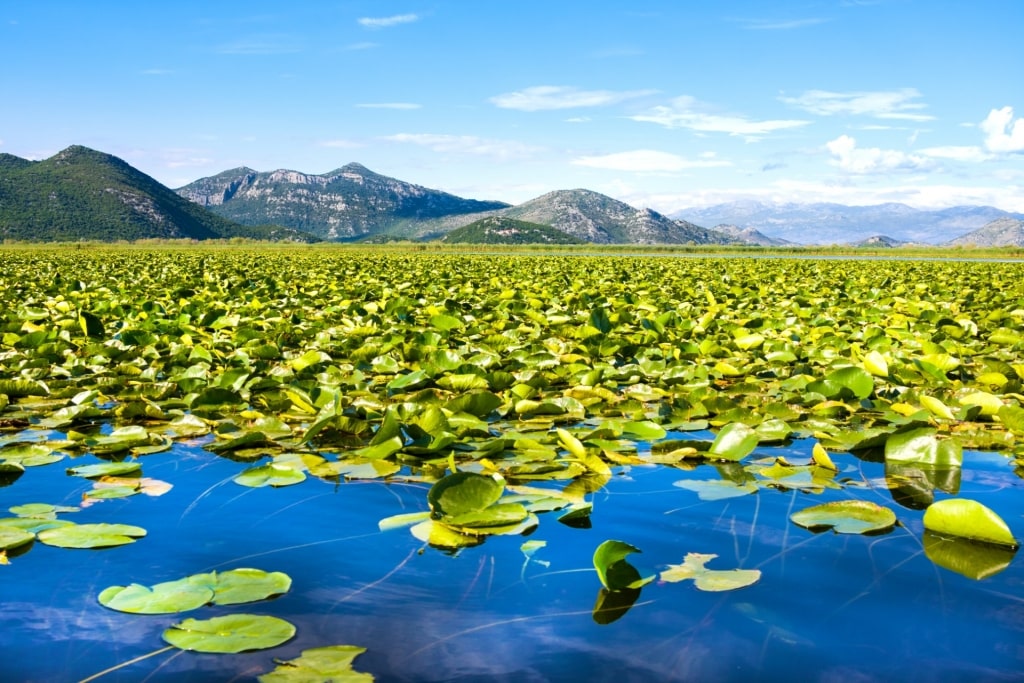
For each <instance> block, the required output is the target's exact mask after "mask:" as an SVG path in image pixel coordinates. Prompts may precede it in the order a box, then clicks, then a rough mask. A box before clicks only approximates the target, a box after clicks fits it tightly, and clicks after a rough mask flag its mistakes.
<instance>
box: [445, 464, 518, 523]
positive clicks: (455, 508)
mask: <svg viewBox="0 0 1024 683" xmlns="http://www.w3.org/2000/svg"><path fill="white" fill-rule="evenodd" d="M504 491H505V484H504V482H502V481H498V480H497V479H495V478H494V477H488V476H486V475H483V474H477V473H475V472H456V473H455V474H449V475H448V476H447V477H444V478H443V479H441V480H440V481H438V482H437V483H436V484H434V485H433V486H431V487H430V491H428V492H427V503H428V504H429V505H430V509H431V510H433V511H434V514H435V515H436V516H448V517H457V516H459V515H463V514H466V513H468V512H476V511H478V510H483V509H484V508H486V507H488V506H490V505H492V504H494V503H496V502H497V501H498V499H499V498H501V494H502V493H503V492H504Z"/></svg>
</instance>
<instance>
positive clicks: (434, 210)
mask: <svg viewBox="0 0 1024 683" xmlns="http://www.w3.org/2000/svg"><path fill="white" fill-rule="evenodd" d="M177 193H178V194H179V195H181V196H182V197H184V198H186V199H189V200H191V201H193V202H195V203H196V204H199V205H201V206H205V207H207V208H209V209H210V210H211V211H213V212H214V213H216V214H217V215H219V216H223V217H225V218H229V219H231V220H234V221H238V222H239V223H243V224H245V225H259V224H262V223H276V224H279V225H284V226H287V227H290V228H295V229H297V230H304V231H306V232H309V233H311V234H314V235H317V236H318V237H322V238H325V239H358V238H360V237H365V236H370V235H375V234H378V233H383V232H387V231H388V229H389V228H392V227H394V226H396V225H399V224H402V223H405V222H418V221H421V220H425V219H431V218H440V217H443V216H449V215H457V214H469V213H478V212H481V211H487V210H491V209H502V208H505V207H507V206H508V204H506V203H504V202H488V201H477V200H474V199H463V198H461V197H456V196H455V195H452V194H448V193H447V192H441V191H440V190H431V189H428V188H425V187H421V186H419V185H413V184H411V183H406V182H403V181H401V180H396V179H394V178H388V177H387V176H383V175H380V174H378V173H374V172H373V171H371V170H369V169H368V168H366V167H365V166H362V165H360V164H354V163H353V164H347V165H345V166H342V167H341V168H339V169H337V170H334V171H331V172H330V173H324V174H322V175H311V174H308V173H300V172H298V171H288V170H277V171H271V172H268V173H260V172H257V171H254V170H252V169H251V168H245V167H242V168H235V169H232V170H230V171H224V172H223V173H219V174H217V175H215V176H212V177H209V178H201V179H199V180H197V181H195V182H193V183H190V184H188V185H185V186H184V187H181V188H178V190H177Z"/></svg>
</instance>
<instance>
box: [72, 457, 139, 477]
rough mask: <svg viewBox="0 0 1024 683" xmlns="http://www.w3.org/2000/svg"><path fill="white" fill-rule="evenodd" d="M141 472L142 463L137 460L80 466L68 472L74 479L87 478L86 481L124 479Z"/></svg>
mask: <svg viewBox="0 0 1024 683" xmlns="http://www.w3.org/2000/svg"><path fill="white" fill-rule="evenodd" d="M141 471H142V463H140V462H138V461H135V460H126V461H124V462H101V463H97V464H95V465H79V466H78V467H70V468H68V470H67V472H68V474H70V475H71V476H73V477H85V478H86V479H92V478H94V477H107V476H111V477H122V476H124V475H126V474H132V473H133V472H141Z"/></svg>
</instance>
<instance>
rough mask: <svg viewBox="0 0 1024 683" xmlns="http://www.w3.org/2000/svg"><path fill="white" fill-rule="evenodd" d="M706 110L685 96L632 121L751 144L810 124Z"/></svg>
mask: <svg viewBox="0 0 1024 683" xmlns="http://www.w3.org/2000/svg"><path fill="white" fill-rule="evenodd" d="M706 109H707V107H706V106H705V105H702V104H701V103H700V102H698V101H697V100H696V99H694V98H692V97H689V96H684V97H677V98H675V99H674V100H672V104H671V105H669V106H657V107H654V108H652V109H650V110H649V111H647V112H645V113H643V114H637V115H635V116H631V117H630V118H631V119H633V120H634V121H644V122H647V123H657V124H659V125H661V126H664V127H666V128H687V129H689V130H695V131H698V132H702V133H725V134H727V135H737V136H742V137H745V138H747V139H748V140H757V139H759V138H761V137H764V136H765V135H768V134H769V133H774V132H776V131H780V130H786V129H789V128H800V127H801V126H806V125H808V124H809V123H811V122H810V121H802V120H797V119H781V120H779V119H775V120H763V121H758V120H755V119H748V118H746V117H744V116H738V115H731V114H715V113H710V112H708V111H706Z"/></svg>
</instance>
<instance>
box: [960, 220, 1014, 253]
mask: <svg viewBox="0 0 1024 683" xmlns="http://www.w3.org/2000/svg"><path fill="white" fill-rule="evenodd" d="M949 246H953V247H965V246H974V247H1024V220H1021V219H1019V218H1010V217H1008V216H1007V217H1003V218H997V219H996V220H994V221H992V222H991V223H986V224H985V225H983V226H981V227H980V228H978V229H977V230H974V231H972V232H969V233H967V234H966V235H962V236H960V237H957V238H956V239H954V240H951V241H950V242H949Z"/></svg>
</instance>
